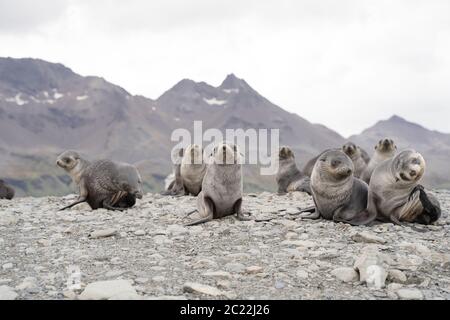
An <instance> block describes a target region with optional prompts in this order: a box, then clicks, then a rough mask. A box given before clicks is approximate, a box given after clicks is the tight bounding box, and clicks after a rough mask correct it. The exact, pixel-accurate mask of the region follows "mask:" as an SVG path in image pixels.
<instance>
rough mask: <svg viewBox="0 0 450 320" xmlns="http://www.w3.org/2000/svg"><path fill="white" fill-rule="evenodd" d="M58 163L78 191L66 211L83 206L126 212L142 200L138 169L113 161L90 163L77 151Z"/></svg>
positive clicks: (66, 154)
mask: <svg viewBox="0 0 450 320" xmlns="http://www.w3.org/2000/svg"><path fill="white" fill-rule="evenodd" d="M56 163H57V165H58V166H59V167H61V168H63V169H64V170H66V171H67V172H68V173H69V175H70V176H71V177H72V179H73V181H74V182H75V183H76V184H77V186H78V187H79V191H80V194H79V197H78V199H77V200H76V201H75V202H73V203H72V204H70V205H68V206H66V207H64V208H62V209H61V210H65V209H67V208H71V207H73V206H74V205H77V204H79V203H82V202H87V203H88V204H89V206H90V207H91V208H92V209H94V210H95V209H99V208H105V209H109V210H124V209H126V208H131V207H132V206H134V204H135V203H136V198H138V199H142V187H141V184H142V181H141V176H140V175H139V172H138V170H137V169H136V167H134V166H132V165H129V164H126V163H118V162H114V161H111V160H97V161H94V162H92V163H91V162H89V161H87V160H85V159H83V158H82V157H81V156H80V155H79V154H78V153H77V152H75V151H65V152H63V153H62V154H61V155H60V156H58V158H57V160H56Z"/></svg>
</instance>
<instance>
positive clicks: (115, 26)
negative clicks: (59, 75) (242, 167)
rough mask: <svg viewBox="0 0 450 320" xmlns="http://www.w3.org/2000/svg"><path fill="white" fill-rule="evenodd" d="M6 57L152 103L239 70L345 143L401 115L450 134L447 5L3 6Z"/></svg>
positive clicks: (84, 0) (22, 1) (0, 32)
mask: <svg viewBox="0 0 450 320" xmlns="http://www.w3.org/2000/svg"><path fill="white" fill-rule="evenodd" d="M0 56H3V57H5V56H12V57H17V58H18V57H34V58H41V59H45V60H49V61H51V62H61V63H63V64H65V65H66V66H68V67H70V68H71V69H72V70H74V71H75V72H77V73H80V74H82V75H98V76H101V77H104V78H106V79H107V80H108V81H110V82H113V83H115V84H118V85H120V86H122V87H124V88H125V89H126V90H128V91H129V92H131V93H132V94H142V95H145V96H147V97H150V98H153V99H155V98H157V97H158V96H160V95H161V94H162V93H163V92H164V91H165V90H167V89H169V88H170V87H172V86H173V85H174V84H175V83H176V82H178V81H179V80H181V79H183V78H190V79H193V80H196V81H206V82H208V83H210V84H211V85H214V86H217V85H219V84H220V83H221V82H222V80H223V79H224V78H225V76H226V75H227V74H228V73H232V72H233V73H235V74H236V75H237V76H238V77H240V78H244V79H245V80H246V81H247V82H248V83H249V84H250V85H251V86H252V87H253V88H255V89H256V90H257V91H258V92H259V93H261V94H262V95H263V96H265V97H266V98H268V99H269V100H271V101H272V102H274V103H275V104H277V105H279V106H281V107H282V108H284V109H286V110H288V111H291V112H296V113H298V114H299V115H300V116H302V117H304V118H306V119H308V120H309V121H312V122H315V123H322V124H324V125H326V126H328V127H330V128H332V129H334V130H337V131H338V132H339V133H341V134H343V135H344V136H348V135H350V134H353V133H359V132H361V131H362V130H363V129H364V128H367V127H368V126H371V125H372V124H374V123H375V122H376V121H378V120H380V119H385V118H388V117H390V116H391V115H392V114H394V113H395V114H398V115H400V116H403V117H405V118H407V119H408V120H411V121H415V122H418V123H420V124H422V125H424V126H425V127H428V128H431V129H436V130H440V131H444V132H449V133H450V124H449V121H450V1H447V0H442V1H438V0H431V1H427V0H423V1H415V0H404V1H396V0H394V1H393V0H389V1H382V0H372V1H363V0H354V1H345V0H339V1H337V0H336V1H333V0H292V1H290V0H273V1H268V0H265V1H257V0H254V1H246V0H214V1H212V0H189V1H185V0H152V1H146V0H133V1H121V0H95V1H92V0H78V1H76V0H39V1H32V0H28V1H27V0H14V1H6V0H0Z"/></svg>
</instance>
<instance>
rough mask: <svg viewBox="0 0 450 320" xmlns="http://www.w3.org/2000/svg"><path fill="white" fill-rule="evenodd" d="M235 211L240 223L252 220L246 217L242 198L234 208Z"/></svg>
mask: <svg viewBox="0 0 450 320" xmlns="http://www.w3.org/2000/svg"><path fill="white" fill-rule="evenodd" d="M233 211H234V212H236V215H237V218H238V220H239V221H250V220H252V219H250V218H248V217H246V216H245V215H244V213H243V212H242V198H240V199H238V200H237V201H236V202H235V204H234V206H233Z"/></svg>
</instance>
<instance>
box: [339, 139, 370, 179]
mask: <svg viewBox="0 0 450 320" xmlns="http://www.w3.org/2000/svg"><path fill="white" fill-rule="evenodd" d="M342 151H344V153H345V154H346V155H347V156H348V157H349V158H350V159H352V162H353V166H354V168H355V171H354V172H353V175H354V176H355V178H361V176H362V174H363V173H364V171H365V170H366V168H367V163H366V161H365V160H364V158H363V154H362V151H361V149H360V148H359V147H357V146H356V145H355V144H354V143H353V142H347V143H346V144H344V145H343V146H342Z"/></svg>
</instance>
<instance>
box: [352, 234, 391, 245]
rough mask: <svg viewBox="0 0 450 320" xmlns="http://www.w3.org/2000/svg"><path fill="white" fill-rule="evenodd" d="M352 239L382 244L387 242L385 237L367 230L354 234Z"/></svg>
mask: <svg viewBox="0 0 450 320" xmlns="http://www.w3.org/2000/svg"><path fill="white" fill-rule="evenodd" d="M352 240H353V241H355V242H364V243H381V244H383V243H386V240H384V239H383V238H381V237H379V236H377V235H375V234H373V233H370V232H367V231H362V232H358V233H356V234H354V235H353V236H352Z"/></svg>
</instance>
